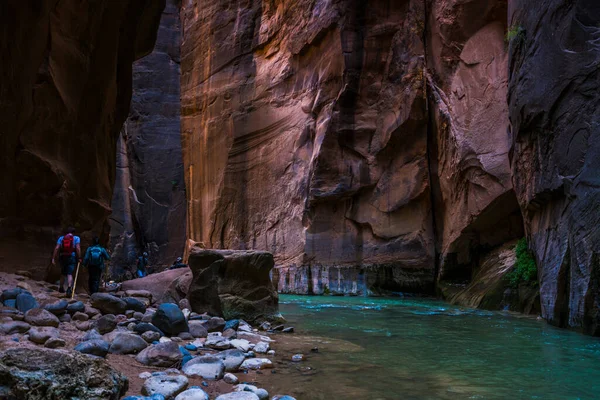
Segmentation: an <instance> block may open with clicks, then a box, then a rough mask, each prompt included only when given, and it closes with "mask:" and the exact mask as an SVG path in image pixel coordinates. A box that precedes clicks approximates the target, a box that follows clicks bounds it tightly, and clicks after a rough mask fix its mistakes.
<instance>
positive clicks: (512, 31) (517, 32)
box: [505, 25, 525, 43]
mask: <svg viewBox="0 0 600 400" xmlns="http://www.w3.org/2000/svg"><path fill="white" fill-rule="evenodd" d="M524 32H525V30H524V29H523V27H522V26H520V25H512V26H511V27H510V28H508V32H506V37H505V40H506V42H507V43H510V42H512V41H513V40H514V39H516V38H518V37H520V36H521V35H523V33H524Z"/></svg>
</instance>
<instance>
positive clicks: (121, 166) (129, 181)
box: [110, 0, 186, 274]
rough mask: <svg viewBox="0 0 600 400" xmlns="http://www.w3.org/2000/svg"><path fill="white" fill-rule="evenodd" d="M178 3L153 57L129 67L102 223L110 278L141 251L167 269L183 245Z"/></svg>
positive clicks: (172, 3)
mask: <svg viewBox="0 0 600 400" xmlns="http://www.w3.org/2000/svg"><path fill="white" fill-rule="evenodd" d="M179 3H180V1H179V0H169V1H167V6H166V8H165V10H164V11H163V14H162V17H161V20H160V26H159V29H158V34H157V41H156V46H155V47H154V51H153V52H152V53H151V54H149V55H147V56H146V57H144V58H142V59H141V60H138V61H136V62H135V63H134V64H133V96H132V99H131V110H130V112H129V118H128V119H127V121H126V122H125V124H124V126H123V129H122V130H121V134H120V135H119V139H118V143H117V170H116V180H115V188H114V193H113V199H112V204H111V205H112V210H113V211H112V214H111V217H110V239H111V240H110V242H111V250H112V252H113V254H112V259H113V265H114V266H115V267H116V268H114V269H115V270H114V271H113V272H114V273H117V274H118V273H120V272H123V271H124V270H125V269H126V266H128V265H129V266H131V265H134V264H135V261H136V257H137V256H139V254H140V253H141V252H142V251H148V253H149V256H150V257H149V258H150V262H151V264H152V265H154V266H159V265H170V264H171V263H172V262H173V261H174V260H175V258H177V257H178V256H181V255H182V254H183V248H184V245H185V235H186V231H185V222H186V215H185V214H186V207H185V183H184V179H183V161H182V158H181V136H180V102H179V84H180V83H179V80H180V68H179V42H180V22H179Z"/></svg>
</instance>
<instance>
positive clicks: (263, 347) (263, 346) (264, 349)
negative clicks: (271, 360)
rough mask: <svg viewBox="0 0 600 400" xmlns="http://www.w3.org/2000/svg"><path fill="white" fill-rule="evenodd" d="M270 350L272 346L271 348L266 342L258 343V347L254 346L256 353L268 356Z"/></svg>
mask: <svg viewBox="0 0 600 400" xmlns="http://www.w3.org/2000/svg"><path fill="white" fill-rule="evenodd" d="M269 348H270V346H269V343H266V342H258V343H257V344H256V346H254V349H253V350H254V351H255V352H256V353H262V354H266V352H267V351H269Z"/></svg>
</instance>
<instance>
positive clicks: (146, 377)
mask: <svg viewBox="0 0 600 400" xmlns="http://www.w3.org/2000/svg"><path fill="white" fill-rule="evenodd" d="M138 376H139V378H140V379H144V380H145V379H148V378H150V377H151V376H152V374H151V373H150V372H148V371H146V372H142V373H141V374H139V375H138Z"/></svg>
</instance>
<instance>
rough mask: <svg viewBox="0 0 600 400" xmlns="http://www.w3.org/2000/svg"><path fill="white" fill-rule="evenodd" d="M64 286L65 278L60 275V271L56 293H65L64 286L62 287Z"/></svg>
mask: <svg viewBox="0 0 600 400" xmlns="http://www.w3.org/2000/svg"><path fill="white" fill-rule="evenodd" d="M64 284H65V276H64V275H63V274H62V271H61V274H60V286H59V287H58V292H59V293H64V292H65V289H64V286H63V285H64Z"/></svg>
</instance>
